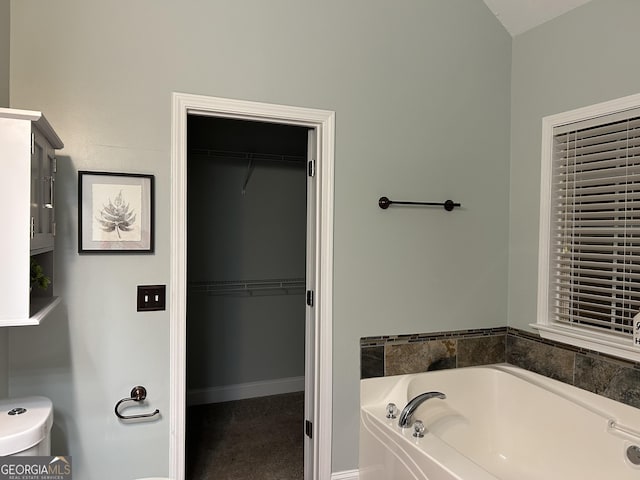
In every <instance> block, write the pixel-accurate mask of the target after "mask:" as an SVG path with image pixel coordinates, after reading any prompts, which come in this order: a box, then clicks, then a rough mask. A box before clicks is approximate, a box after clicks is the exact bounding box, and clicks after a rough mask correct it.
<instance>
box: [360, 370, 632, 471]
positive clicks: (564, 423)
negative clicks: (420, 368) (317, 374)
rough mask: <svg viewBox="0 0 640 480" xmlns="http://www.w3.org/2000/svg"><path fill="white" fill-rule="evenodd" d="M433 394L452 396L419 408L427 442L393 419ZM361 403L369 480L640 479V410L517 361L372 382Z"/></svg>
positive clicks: (363, 461)
mask: <svg viewBox="0 0 640 480" xmlns="http://www.w3.org/2000/svg"><path fill="white" fill-rule="evenodd" d="M429 391H440V392H442V393H444V394H446V395H447V398H446V399H445V400H440V399H436V398H434V399H430V400H428V401H426V402H425V403H423V404H422V405H421V406H420V407H418V409H417V410H416V412H415V414H414V416H413V418H414V419H419V420H422V421H423V422H424V424H425V426H426V427H427V432H426V433H425V436H424V437H423V438H419V439H418V438H415V437H413V428H407V429H402V428H400V427H398V425H397V419H395V420H389V419H387V418H386V405H387V403H389V402H393V403H395V404H396V405H397V406H398V408H399V409H400V410H402V408H403V407H404V406H405V405H406V404H407V402H408V401H409V400H410V399H412V398H413V397H415V396H416V395H418V394H420V393H424V392H429ZM360 401H361V412H360V477H359V478H360V480H383V479H384V480H391V479H393V480H404V479H407V480H414V479H428V480H452V479H462V480H495V479H500V480H534V479H535V480H555V479H558V480H572V479H575V480H578V479H579V480H625V479H636V480H638V479H640V466H637V465H634V464H633V463H632V462H631V461H630V460H629V459H628V458H627V449H628V448H629V447H633V446H635V445H638V446H640V410H639V409H636V408H633V407H630V406H628V405H624V404H622V403H619V402H615V401H613V400H609V399H606V398H604V397H601V396H599V395H595V394H593V393H590V392H587V391H584V390H581V389H578V388H576V387H572V386H570V385H566V384H564V383H561V382H558V381H555V380H551V379H549V378H546V377H543V376H540V375H537V374H535V373H531V372H528V371H526V370H522V369H519V368H517V367H513V366H509V365H495V366H489V367H471V368H460V369H453V370H442V371H436V372H427V373H419V374H413V375H399V376H393V377H384V378H373V379H367V380H362V382H361V386H360ZM638 452H639V453H640V450H638Z"/></svg>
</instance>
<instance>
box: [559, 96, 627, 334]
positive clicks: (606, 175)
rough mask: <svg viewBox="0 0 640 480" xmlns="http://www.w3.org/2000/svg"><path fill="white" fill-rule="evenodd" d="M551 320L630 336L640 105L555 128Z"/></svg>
mask: <svg viewBox="0 0 640 480" xmlns="http://www.w3.org/2000/svg"><path fill="white" fill-rule="evenodd" d="M550 173H551V191H550V193H551V210H550V219H549V220H550V225H549V227H550V228H549V233H550V238H549V250H550V251H549V262H550V263H549V279H548V282H549V285H548V287H549V290H548V293H549V296H550V298H549V303H548V305H549V314H550V317H551V318H550V320H551V322H552V323H555V324H561V325H567V326H574V327H575V326H579V327H582V328H584V329H587V330H591V331H603V330H605V331H606V332H607V333H608V334H612V335H616V336H620V337H622V338H627V337H632V335H633V321H632V319H633V317H634V316H635V315H636V314H637V313H638V312H640V109H634V110H627V111H624V112H617V113H615V114H612V115H606V116H600V117H598V118H595V119H589V120H584V121H578V122H574V123H571V124H567V125H561V126H556V127H554V128H553V149H552V165H551V172H550Z"/></svg>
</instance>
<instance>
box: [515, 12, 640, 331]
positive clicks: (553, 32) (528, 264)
mask: <svg viewBox="0 0 640 480" xmlns="http://www.w3.org/2000/svg"><path fill="white" fill-rule="evenodd" d="M638 18H640V2H638V1H636V0H593V1H592V2H590V3H588V4H586V5H584V6H582V7H580V8H578V9H576V10H574V11H572V12H570V13H569V14H567V15H563V16H561V17H559V18H557V19H556V20H554V21H551V22H548V23H546V24H544V25H542V26H540V27H539V28H536V29H534V30H531V31H529V32H527V33H524V34H522V35H519V36H517V37H515V38H514V40H513V70H512V87H511V100H512V101H511V179H510V185H511V194H510V195H511V213H510V216H509V230H510V243H509V325H510V326H513V327H517V328H522V329H528V328H529V327H528V325H529V324H530V323H533V322H535V321H536V293H537V268H538V264H537V262H538V215H539V201H540V149H541V129H542V118H543V117H544V116H546V115H551V114H555V113H560V112H563V111H567V110H571V109H575V108H579V107H584V106H587V105H591V104H594V103H598V102H603V101H606V100H611V99H614V98H618V97H623V96H626V95H630V94H634V93H638V91H639V90H640V87H639V85H640V61H639V60H638V51H637V47H638V45H640V29H639V28H638V25H637V19H638Z"/></svg>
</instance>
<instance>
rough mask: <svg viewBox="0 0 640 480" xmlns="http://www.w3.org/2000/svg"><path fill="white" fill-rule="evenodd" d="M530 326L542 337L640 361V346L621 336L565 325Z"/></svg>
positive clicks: (536, 324) (538, 324)
mask: <svg viewBox="0 0 640 480" xmlns="http://www.w3.org/2000/svg"><path fill="white" fill-rule="evenodd" d="M529 326H530V327H532V328H534V329H536V330H538V332H539V333H540V336H541V337H542V338H546V339H549V340H553V341H555V342H561V343H566V344H569V345H574V346H576V347H581V348H588V349H589V350H593V351H596V352H600V353H604V354H607V355H611V356H614V357H618V358H622V359H625V360H631V361H634V362H640V347H634V346H633V343H632V340H631V339H627V338H620V337H618V336H615V335H610V334H607V333H603V332H591V331H588V330H587V331H585V329H584V328H574V327H569V326H565V325H543V324H540V323H532V324H530V325H529Z"/></svg>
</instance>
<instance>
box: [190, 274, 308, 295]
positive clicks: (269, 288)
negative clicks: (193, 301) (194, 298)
mask: <svg viewBox="0 0 640 480" xmlns="http://www.w3.org/2000/svg"><path fill="white" fill-rule="evenodd" d="M305 288H306V281H305V279H304V278H282V279H264V280H230V281H229V280H211V281H204V282H189V290H190V291H191V292H193V293H200V294H205V295H274V294H281V295H290V294H297V293H304V291H305Z"/></svg>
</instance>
